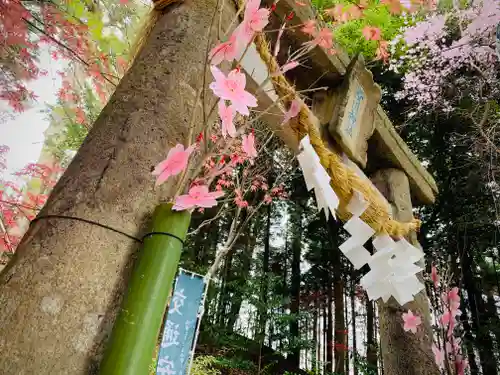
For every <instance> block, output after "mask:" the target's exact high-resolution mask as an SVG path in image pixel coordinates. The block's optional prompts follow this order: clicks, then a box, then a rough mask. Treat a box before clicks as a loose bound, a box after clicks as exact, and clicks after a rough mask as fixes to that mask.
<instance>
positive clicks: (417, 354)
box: [372, 169, 439, 375]
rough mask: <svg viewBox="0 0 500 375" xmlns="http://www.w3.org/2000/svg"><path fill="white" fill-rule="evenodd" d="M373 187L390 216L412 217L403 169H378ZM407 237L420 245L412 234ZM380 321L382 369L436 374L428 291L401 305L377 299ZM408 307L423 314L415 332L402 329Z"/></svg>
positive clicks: (395, 372) (394, 373)
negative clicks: (403, 314)
mask: <svg viewBox="0 0 500 375" xmlns="http://www.w3.org/2000/svg"><path fill="white" fill-rule="evenodd" d="M372 181H373V182H374V184H375V186H377V188H378V189H379V190H380V191H381V193H382V194H383V195H384V196H385V197H386V199H387V200H388V201H389V203H390V204H391V206H392V208H393V217H394V218H395V219H397V220H399V221H403V222H406V221H410V220H411V218H412V217H413V213H412V203H411V194H410V186H409V182H408V178H407V177H406V175H405V173H404V172H403V171H400V170H397V169H387V170H381V171H378V172H377V173H376V174H375V175H374V177H373V178H372ZM409 237H410V238H409V240H410V241H411V243H413V245H415V246H419V245H418V242H417V241H416V235H415V233H412V234H410V236H409ZM377 305H378V309H379V310H378V311H379V322H380V339H381V342H382V345H381V346H382V348H383V351H382V356H383V361H384V370H385V373H386V374H387V375H400V374H406V375H437V374H439V369H438V367H437V365H436V362H435V359H434V354H433V353H432V349H431V348H432V337H433V332H432V327H431V316H430V310H429V304H428V299H427V294H426V292H425V290H423V291H421V292H420V293H418V294H417V295H416V296H415V299H414V301H412V302H410V303H408V304H406V305H405V306H400V305H399V303H397V302H396V301H395V300H394V298H392V297H391V299H390V300H389V301H388V302H387V303H383V302H382V300H379V301H378V302H377ZM409 309H410V310H411V311H413V312H414V313H416V314H418V315H420V316H421V317H422V324H421V326H420V327H419V329H418V331H417V333H416V334H414V333H412V332H405V331H404V330H403V319H402V317H401V315H402V313H403V312H406V311H407V310H409Z"/></svg>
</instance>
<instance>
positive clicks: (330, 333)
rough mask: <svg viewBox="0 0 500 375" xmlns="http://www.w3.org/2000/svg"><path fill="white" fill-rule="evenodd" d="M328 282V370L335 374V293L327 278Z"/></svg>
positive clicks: (325, 286) (326, 285)
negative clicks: (333, 309)
mask: <svg viewBox="0 0 500 375" xmlns="http://www.w3.org/2000/svg"><path fill="white" fill-rule="evenodd" d="M325 280H327V281H326V282H325V285H324V288H326V290H325V291H326V295H327V298H326V305H327V312H328V316H327V319H328V321H327V327H326V350H327V352H326V368H327V369H328V371H329V372H333V369H334V363H333V347H334V345H333V312H332V305H333V293H332V292H333V291H332V284H331V283H330V281H329V278H325Z"/></svg>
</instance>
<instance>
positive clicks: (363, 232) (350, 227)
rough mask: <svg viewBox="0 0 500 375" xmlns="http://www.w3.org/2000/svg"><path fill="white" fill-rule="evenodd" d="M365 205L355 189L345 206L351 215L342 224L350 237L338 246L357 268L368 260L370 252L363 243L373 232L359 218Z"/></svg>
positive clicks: (366, 204)
mask: <svg viewBox="0 0 500 375" xmlns="http://www.w3.org/2000/svg"><path fill="white" fill-rule="evenodd" d="M367 207H368V203H367V202H366V201H365V200H364V199H363V196H362V195H361V193H359V192H357V191H355V192H354V194H353V196H352V198H351V201H350V202H349V204H348V206H347V209H348V210H349V212H351V213H352V217H351V218H350V219H349V220H348V221H347V223H345V225H344V229H345V230H346V231H347V232H348V233H349V234H350V235H351V237H350V238H349V239H348V240H347V241H345V242H344V243H343V244H342V245H340V247H339V248H340V251H342V253H343V254H344V255H345V256H346V257H347V259H349V261H350V262H351V263H352V264H353V266H354V268H355V269H357V270H358V269H360V268H361V267H363V266H364V265H365V264H366V263H368V261H369V260H370V253H369V252H368V250H366V249H365V247H364V246H363V245H364V244H365V243H366V241H368V240H369V239H370V237H371V236H373V234H374V233H375V231H374V230H373V229H372V228H371V227H370V226H369V225H368V224H366V223H365V222H364V221H363V220H361V219H360V216H361V215H362V214H363V212H364V211H365V210H366V209H367Z"/></svg>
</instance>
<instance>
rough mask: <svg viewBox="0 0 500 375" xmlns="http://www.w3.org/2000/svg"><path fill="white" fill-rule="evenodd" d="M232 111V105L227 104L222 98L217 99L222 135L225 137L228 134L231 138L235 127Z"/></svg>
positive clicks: (233, 135) (234, 135)
mask: <svg viewBox="0 0 500 375" xmlns="http://www.w3.org/2000/svg"><path fill="white" fill-rule="evenodd" d="M234 115H235V113H234V111H233V107H232V106H227V107H226V104H225V103H224V100H221V101H219V116H220V118H221V120H222V136H223V137H224V138H226V134H229V136H230V137H231V138H234V137H236V128H235V127H234V122H233V120H234Z"/></svg>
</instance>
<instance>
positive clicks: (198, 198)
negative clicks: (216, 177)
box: [172, 185, 224, 211]
mask: <svg viewBox="0 0 500 375" xmlns="http://www.w3.org/2000/svg"><path fill="white" fill-rule="evenodd" d="M223 195H224V192H223V191H213V192H209V191H208V186H206V185H197V186H193V187H191V189H189V192H188V193H187V194H185V195H180V196H178V197H177V198H175V204H174V207H172V210H176V211H183V210H189V209H192V208H196V207H204V208H209V207H213V206H217V201H216V199H217V198H220V197H222V196H223Z"/></svg>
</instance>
